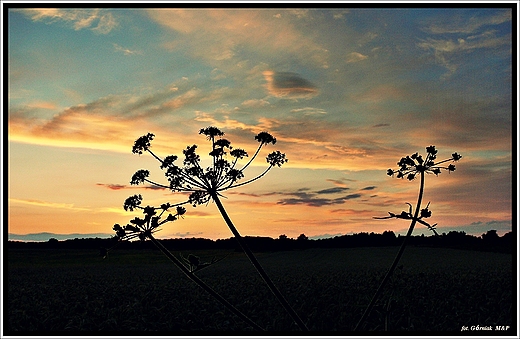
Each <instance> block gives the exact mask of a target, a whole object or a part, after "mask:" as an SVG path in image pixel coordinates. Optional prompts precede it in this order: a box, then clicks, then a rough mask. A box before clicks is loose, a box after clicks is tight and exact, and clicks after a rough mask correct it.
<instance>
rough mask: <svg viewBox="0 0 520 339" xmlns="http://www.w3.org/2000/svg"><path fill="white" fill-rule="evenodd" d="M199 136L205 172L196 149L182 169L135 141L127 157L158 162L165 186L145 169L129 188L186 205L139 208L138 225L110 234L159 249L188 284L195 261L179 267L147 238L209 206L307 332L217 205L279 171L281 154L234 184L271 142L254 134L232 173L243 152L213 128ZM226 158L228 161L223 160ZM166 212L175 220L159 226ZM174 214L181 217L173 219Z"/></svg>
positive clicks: (128, 204)
mask: <svg viewBox="0 0 520 339" xmlns="http://www.w3.org/2000/svg"><path fill="white" fill-rule="evenodd" d="M199 134H202V135H204V136H206V139H207V140H208V141H210V142H211V151H210V152H209V155H210V156H211V158H212V165H211V166H208V167H206V168H203V167H202V165H201V158H200V156H199V155H198V154H197V153H196V149H197V145H192V146H187V147H186V149H184V150H183V151H182V153H183V155H184V159H183V160H182V165H177V164H176V162H177V161H180V160H179V157H177V156H176V155H169V156H166V157H165V158H164V159H162V158H160V157H159V156H157V155H156V154H155V153H154V152H152V150H151V149H150V148H151V141H152V140H153V139H154V137H155V135H154V134H152V133H148V134H146V135H143V136H141V137H139V138H138V139H137V140H136V141H135V143H134V146H133V148H132V152H133V153H134V154H139V155H141V154H143V152H148V153H149V154H151V155H152V156H153V157H154V158H155V159H156V160H158V161H159V163H160V168H161V169H162V170H164V175H165V177H166V179H167V181H168V182H169V184H168V185H163V184H161V183H158V182H156V181H152V180H150V179H149V176H150V172H149V171H148V170H145V169H141V170H138V171H137V172H136V173H135V174H134V175H133V176H132V179H131V181H130V183H131V184H132V185H138V184H141V183H148V184H151V185H154V186H157V187H162V188H166V189H169V190H171V191H172V192H181V193H189V197H188V200H186V201H184V202H181V203H178V204H174V205H171V204H165V205H162V206H161V207H159V208H154V207H149V206H148V207H144V208H142V209H143V212H144V213H145V215H146V217H145V218H144V219H139V218H137V219H134V221H135V222H132V224H133V225H127V226H126V227H125V228H121V226H119V227H116V226H114V230H115V231H116V232H118V231H119V232H123V231H124V232H125V233H124V235H125V236H127V233H126V231H130V234H129V235H128V236H134V234H136V235H135V236H138V237H139V238H149V239H150V240H151V241H152V242H153V243H154V244H155V245H156V246H157V247H159V249H161V251H163V253H164V254H165V255H167V256H168V257H169V258H170V260H172V261H174V263H175V264H176V265H177V266H179V265H180V266H179V267H180V268H181V270H183V272H184V273H185V274H186V275H188V276H189V277H190V278H192V277H193V276H194V274H193V273H194V272H195V271H196V270H197V268H199V267H200V263H199V262H197V261H198V258H196V257H195V256H192V257H190V256H188V258H183V260H182V261H184V263H185V264H183V263H182V262H181V261H180V260H179V259H177V258H176V257H174V256H173V255H171V253H169V251H167V250H166V248H164V246H162V245H161V244H160V243H159V242H158V241H157V240H156V239H155V238H154V237H153V234H152V233H154V232H155V231H156V230H157V227H159V226H160V225H162V224H164V223H165V222H167V221H174V220H176V218H178V217H179V216H182V214H184V212H185V209H184V208H183V207H182V205H185V204H191V205H193V207H196V206H198V205H202V204H208V203H209V202H210V201H213V202H214V203H215V204H216V205H217V208H218V210H219V212H220V214H221V215H222V218H223V219H224V221H225V222H226V224H227V226H228V227H229V229H230V230H231V232H232V233H233V235H234V237H235V239H237V241H238V243H239V245H240V247H241V248H242V250H243V251H244V252H245V254H246V255H247V257H248V258H249V260H250V261H251V263H252V264H253V266H254V267H255V269H256V270H257V271H258V273H259V274H260V276H261V277H262V279H263V280H264V281H265V283H266V284H267V286H268V287H269V289H270V290H271V292H272V293H273V294H274V295H275V297H276V298H277V299H278V301H279V302H280V303H281V305H282V306H283V307H284V308H285V310H286V311H287V312H288V313H289V315H290V316H291V317H292V319H293V320H294V322H295V323H296V324H297V325H298V326H299V327H300V329H301V330H308V329H307V327H306V325H305V323H304V322H303V321H302V320H301V318H300V317H299V316H298V315H297V314H296V312H295V311H294V310H293V308H292V307H291V306H290V305H289V303H288V302H287V301H286V299H285V298H284V296H283V295H282V294H281V293H280V291H279V290H278V288H277V287H276V286H275V285H274V283H273V282H272V280H271V279H270V278H269V276H268V275H267V273H266V272H265V271H264V269H263V268H262V266H261V265H260V263H259V262H258V260H257V259H256V257H255V256H254V255H253V253H252V252H251V250H250V249H249V247H248V246H247V244H246V243H245V241H244V239H243V238H242V236H241V235H240V233H239V232H238V230H237V228H236V227H235V226H234V224H233V222H232V221H231V219H230V217H229V215H228V213H227V212H226V210H225V209H224V206H223V204H222V202H221V201H220V197H222V196H223V195H222V193H223V192H224V191H227V190H230V189H233V188H237V187H240V186H244V185H247V184H249V183H252V182H254V181H256V180H258V179H260V178H261V177H263V176H264V175H265V174H267V173H268V172H269V171H270V170H271V169H272V168H273V167H281V166H282V165H283V164H284V163H286V162H287V161H288V160H287V159H286V157H285V154H283V153H281V152H280V151H274V152H271V153H270V154H269V155H267V157H266V161H267V163H268V165H269V166H268V167H267V168H266V169H265V170H264V171H263V172H262V173H260V174H259V175H257V176H256V177H254V178H252V179H249V180H246V181H244V182H238V181H239V180H240V179H243V178H244V171H245V170H246V169H247V168H248V167H249V166H250V164H251V163H252V162H253V161H254V160H255V158H256V157H257V156H258V154H259V153H260V150H261V149H262V148H263V146H265V145H268V144H273V145H274V144H276V138H275V137H273V136H272V135H271V134H269V133H267V132H260V133H259V134H257V135H256V136H255V140H256V141H258V142H259V146H258V148H257V150H256V151H255V153H254V154H253V156H252V157H251V158H250V160H249V161H248V162H247V163H246V164H245V165H244V166H242V167H238V162H239V160H242V159H244V158H246V157H248V153H247V152H246V151H245V150H243V149H240V148H233V147H232V146H231V142H230V141H229V140H227V139H224V138H222V137H223V136H224V132H222V131H221V130H220V129H218V128H217V127H213V126H209V127H207V128H203V129H201V130H200V131H199ZM228 154H229V156H230V157H231V158H232V159H233V160H231V161H229V160H228ZM141 200H142V198H141V197H140V196H132V197H130V198H128V199H127V200H126V201H125V205H124V207H125V210H126V209H129V210H133V209H134V208H141V207H140V206H139V205H140V203H141ZM172 207H176V208H177V211H178V212H177V214H175V215H173V216H171V214H169V215H168V216H167V217H166V219H164V220H163V221H160V218H161V216H162V215H163V213H164V212H165V211H166V210H167V209H168V208H172ZM157 210H161V213H160V214H159V215H157V216H156V211H157ZM179 211H180V212H182V213H179ZM129 226H130V227H129ZM121 234H123V233H121ZM135 236H134V237H135ZM168 253H169V254H168ZM170 256H171V257H170ZM172 257H173V258H172ZM217 261H218V260H217ZM214 262H216V261H212V262H211V263H209V264H212V263H214ZM206 264H208V263H206ZM205 266H207V265H205ZM197 279H198V278H197ZM192 280H193V279H192ZM199 280H200V279H199ZM197 283H198V282H197ZM205 289H206V288H205ZM210 293H211V292H210ZM255 325H256V324H255Z"/></svg>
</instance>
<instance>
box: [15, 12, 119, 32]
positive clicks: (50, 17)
mask: <svg viewBox="0 0 520 339" xmlns="http://www.w3.org/2000/svg"><path fill="white" fill-rule="evenodd" d="M17 11H19V12H21V13H23V14H24V15H26V16H28V17H30V18H31V19H32V20H33V21H44V22H47V23H49V24H50V23H55V22H63V23H65V24H67V25H70V27H71V28H73V29H75V30H81V29H90V30H91V31H93V32H95V33H98V34H108V33H110V32H111V31H112V30H113V29H114V28H115V27H117V26H118V22H117V20H116V19H115V18H114V16H113V15H112V13H110V12H109V11H107V10H101V9H63V8H34V9H18V10H17Z"/></svg>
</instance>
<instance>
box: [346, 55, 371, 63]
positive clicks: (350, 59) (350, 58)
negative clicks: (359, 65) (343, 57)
mask: <svg viewBox="0 0 520 339" xmlns="http://www.w3.org/2000/svg"><path fill="white" fill-rule="evenodd" d="M367 58H368V56H366V55H363V54H361V53H358V52H352V53H349V54H347V64H350V63H353V62H359V61H363V60H365V59H367Z"/></svg>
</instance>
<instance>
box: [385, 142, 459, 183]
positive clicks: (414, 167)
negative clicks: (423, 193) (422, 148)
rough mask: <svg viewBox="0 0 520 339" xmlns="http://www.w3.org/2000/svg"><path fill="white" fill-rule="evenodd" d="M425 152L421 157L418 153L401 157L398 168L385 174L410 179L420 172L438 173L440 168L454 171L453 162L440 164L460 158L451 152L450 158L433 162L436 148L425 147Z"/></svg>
mask: <svg viewBox="0 0 520 339" xmlns="http://www.w3.org/2000/svg"><path fill="white" fill-rule="evenodd" d="M426 153H427V154H426V158H423V156H422V155H419V154H418V153H414V154H412V155H410V156H406V157H404V158H401V160H399V162H398V163H397V165H398V166H399V169H397V170H393V169H389V170H388V171H387V174H388V175H390V176H394V174H397V178H406V179H408V180H410V181H411V180H413V179H415V177H416V176H417V174H420V173H429V174H435V175H439V174H440V173H441V171H442V170H447V171H448V172H453V171H455V165H454V164H449V165H448V166H441V165H442V164H444V163H447V162H450V161H458V160H460V159H461V158H462V156H461V155H459V154H458V153H453V154H452V155H451V158H449V159H446V160H442V161H439V162H435V160H436V159H437V150H436V149H435V146H429V147H426Z"/></svg>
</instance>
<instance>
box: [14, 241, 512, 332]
mask: <svg viewBox="0 0 520 339" xmlns="http://www.w3.org/2000/svg"><path fill="white" fill-rule="evenodd" d="M396 250H397V248H395V247H385V248H349V249H308V250H305V251H289V252H270V253H269V252H268V253H259V254H257V257H258V260H259V261H260V262H261V263H262V265H263V266H264V269H265V270H266V271H267V273H268V274H269V275H270V276H271V278H272V280H273V281H274V283H275V284H276V285H277V286H278V288H279V289H280V291H281V293H283V294H284V296H285V297H286V298H287V300H288V302H289V303H290V304H291V305H293V307H294V308H295V311H296V312H298V314H300V315H301V317H302V319H303V321H304V322H305V323H306V324H307V326H308V327H309V329H310V330H311V331H326V332H329V331H331V332H333V331H334V333H336V334H338V333H341V332H343V331H345V332H346V331H352V330H353V328H354V326H355V325H356V322H357V321H358V320H359V316H360V314H361V313H362V312H363V310H364V309H365V307H366V305H367V304H368V302H369V301H370V297H371V295H372V293H373V291H374V290H375V289H376V288H377V287H378V285H379V282H380V281H381V278H382V275H383V274H384V273H385V271H386V268H387V267H388V266H389V265H390V264H391V262H392V260H393V258H394V255H395V253H396ZM173 253H174V254H176V253H175V251H173ZM193 253H194V254H196V255H198V256H200V257H201V259H205V260H211V259H212V258H213V256H214V255H216V256H218V257H220V256H222V255H226V254H229V256H228V257H226V258H225V259H224V260H223V261H221V262H219V263H217V264H215V265H212V266H210V267H208V268H206V269H204V270H201V271H200V272H198V273H197V275H198V276H199V277H200V278H202V279H203V280H204V281H205V282H207V283H208V285H210V286H212V287H213V288H214V289H215V290H216V291H217V292H219V293H220V294H222V295H223V296H224V297H225V298H226V299H228V300H229V301H230V302H231V303H232V304H233V305H235V306H236V307H237V308H238V309H239V310H241V311H242V312H244V313H245V314H247V315H248V316H249V317H250V318H251V319H252V320H254V321H255V322H257V323H258V324H259V325H260V326H262V327H264V328H266V329H267V330H269V331H278V332H280V331H291V330H292V331H298V327H297V326H296V324H294V325H292V327H288V326H291V325H288V324H291V323H292V322H291V319H290V318H289V315H288V314H287V313H286V312H285V311H284V309H283V308H282V307H281V306H280V304H279V303H278V302H277V300H276V299H275V298H274V296H273V295H272V294H271V293H270V291H269V289H268V288H267V287H266V286H265V285H264V284H263V282H262V279H261V278H260V276H259V275H258V274H257V272H256V271H255V270H254V268H253V267H252V266H251V264H250V263H249V261H248V259H247V258H246V256H245V255H244V254H243V253H238V252H218V251H194V252H193ZM187 254H188V252H186V253H184V255H185V256H186V255H187ZM7 260H8V261H7V264H8V266H7V294H6V296H7V298H6V301H5V304H6V305H7V309H6V312H7V319H6V320H4V326H5V328H6V331H7V333H6V334H16V333H18V334H21V333H28V332H31V331H38V334H39V335H40V334H42V333H43V332H49V333H50V331H74V332H84V333H87V332H90V331H92V332H94V331H96V332H97V331H118V332H121V331H124V332H126V331H130V332H136V333H137V332H142V331H161V332H163V331H170V332H178V331H214V330H217V331H244V330H245V331H247V330H249V329H250V328H249V327H248V325H247V324H245V323H243V322H242V321H241V320H240V319H239V318H237V317H236V316H234V315H233V314H231V313H230V312H229V311H228V310H227V309H225V308H224V307H223V306H222V305H221V304H219V303H218V302H217V301H215V300H214V299H212V298H210V297H209V296H208V295H207V294H206V293H205V292H204V291H202V290H201V289H200V288H199V287H198V286H196V285H195V284H193V283H192V282H191V281H189V280H188V279H187V278H186V277H185V276H184V275H183V274H182V273H181V272H180V271H179V270H178V269H176V268H175V267H173V266H172V265H171V263H170V262H169V261H168V259H167V258H166V257H164V256H163V255H162V254H161V253H160V252H159V251H157V250H142V251H133V250H132V251H130V250H120V251H117V250H115V251H112V252H111V253H110V257H109V258H108V259H107V260H101V259H100V258H99V257H98V253H97V251H95V250H93V251H86V250H82V251H74V250H56V251H53V250H12V249H11V250H9V251H8V257H7ZM400 265H402V268H398V269H397V270H396V272H395V273H394V276H393V277H392V279H391V281H390V282H389V284H388V286H387V287H386V288H385V290H384V291H383V293H382V296H381V298H380V299H379V302H378V303H377V304H376V305H375V307H374V309H373V311H372V312H371V314H370V316H369V317H368V318H367V321H366V328H367V329H368V330H371V331H384V330H385V322H386V324H387V328H386V329H387V330H389V331H391V332H392V331H393V332H410V331H429V332H431V333H436V332H443V333H450V332H460V329H461V327H462V326H472V325H480V326H495V325H513V324H514V322H513V312H514V310H515V309H516V305H514V302H515V300H513V286H514V282H513V264H512V257H511V255H508V254H500V253H486V252H474V251H464V250H453V249H442V248H424V247H409V248H407V250H406V253H405V254H404V256H403V257H402V259H401V262H400ZM381 333H383V332H381Z"/></svg>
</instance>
